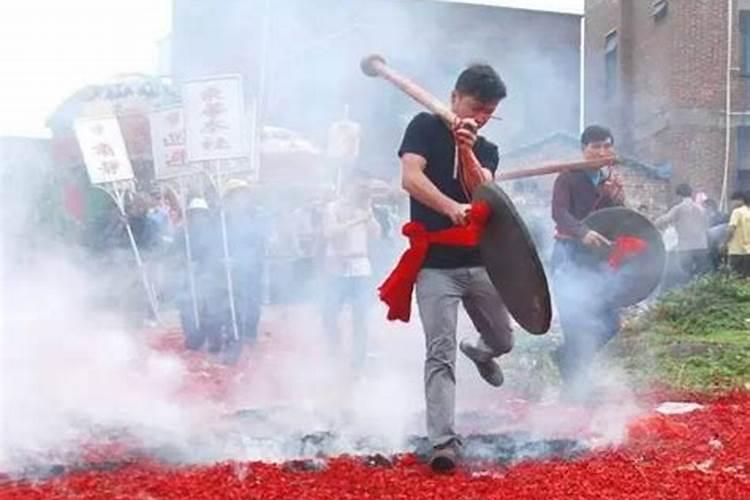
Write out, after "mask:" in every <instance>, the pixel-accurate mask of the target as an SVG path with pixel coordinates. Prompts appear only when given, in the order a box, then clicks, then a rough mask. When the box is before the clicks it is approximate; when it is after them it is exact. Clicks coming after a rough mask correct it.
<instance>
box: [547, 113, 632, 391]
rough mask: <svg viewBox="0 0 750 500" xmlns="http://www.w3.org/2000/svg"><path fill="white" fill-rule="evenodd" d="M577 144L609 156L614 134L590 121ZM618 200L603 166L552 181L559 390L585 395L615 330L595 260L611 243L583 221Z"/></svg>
mask: <svg viewBox="0 0 750 500" xmlns="http://www.w3.org/2000/svg"><path fill="white" fill-rule="evenodd" d="M581 148H582V150H583V157H584V159H586V160H595V159H599V158H602V157H608V156H614V138H613V136H612V133H611V132H610V131H609V130H608V129H607V128H604V127H601V126H598V125H592V126H589V127H587V128H586V129H585V130H584V131H583V134H582V135H581ZM623 202H624V193H623V190H622V186H621V185H620V183H619V181H618V180H617V179H616V178H613V177H612V176H611V175H607V172H606V170H605V169H599V170H577V171H570V172H565V173H562V174H560V175H558V177H557V179H556V180H555V184H554V188H553V193H552V218H553V219H554V222H555V224H556V234H555V244H554V248H553V252H552V260H551V267H552V283H553V286H554V292H555V304H556V306H557V312H558V316H559V318H560V327H561V329H562V334H563V344H562V345H561V346H560V348H559V349H558V350H557V351H556V352H555V355H554V358H555V362H556V363H557V365H558V367H559V369H560V375H561V378H562V380H563V386H564V387H563V391H564V394H566V395H568V396H570V397H573V398H578V397H584V396H585V394H586V392H587V386H588V383H587V382H588V380H587V376H588V368H589V366H590V365H591V363H592V362H593V359H594V356H595V354H596V353H597V352H598V351H599V350H600V349H601V348H602V347H603V346H604V345H606V344H607V342H609V340H611V339H612V337H614V336H615V334H617V332H618V331H619V329H620V318H619V311H618V310H617V309H616V308H613V307H612V306H611V305H609V304H608V303H607V300H606V297H607V294H606V291H607V283H605V280H604V279H603V276H602V274H601V273H600V272H599V270H598V264H597V260H596V259H597V258H596V252H597V250H596V249H600V250H606V248H608V247H609V246H611V244H612V243H611V242H610V241H608V240H607V239H606V238H605V237H604V236H602V235H601V234H599V233H597V232H596V231H594V230H593V229H591V228H589V227H587V226H586V225H585V224H584V223H583V220H584V219H585V218H586V216H588V215H589V214H590V213H592V212H594V211H596V210H599V209H601V208H606V207H612V206H618V205H622V204H623ZM592 250H593V251H592Z"/></svg>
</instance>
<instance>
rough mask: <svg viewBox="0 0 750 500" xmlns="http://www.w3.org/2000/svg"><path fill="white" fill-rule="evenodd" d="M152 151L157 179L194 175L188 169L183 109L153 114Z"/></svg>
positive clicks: (178, 108) (175, 108) (177, 108)
mask: <svg viewBox="0 0 750 500" xmlns="http://www.w3.org/2000/svg"><path fill="white" fill-rule="evenodd" d="M150 121H151V149H152V151H153V155H154V173H155V174H156V178H157V179H163V178H169V177H174V176H175V175H182V174H188V173H194V171H195V170H194V169H190V168H189V167H188V162H187V152H186V150H185V122H184V120H183V115H182V107H173V108H169V109H164V110H161V111H155V112H153V113H151V117H150Z"/></svg>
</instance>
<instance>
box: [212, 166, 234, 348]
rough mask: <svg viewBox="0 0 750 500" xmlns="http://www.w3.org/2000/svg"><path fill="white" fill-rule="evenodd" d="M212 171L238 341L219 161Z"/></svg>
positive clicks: (230, 302) (230, 306)
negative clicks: (214, 179) (214, 176)
mask: <svg viewBox="0 0 750 500" xmlns="http://www.w3.org/2000/svg"><path fill="white" fill-rule="evenodd" d="M214 165H215V167H214V171H215V172H214V173H215V175H216V183H215V185H216V190H217V191H218V193H217V194H218V200H219V218H220V219H221V240H222V244H223V246H224V270H225V272H226V277H227V291H228V293H229V311H230V313H231V315H232V334H233V335H234V340H235V341H239V339H240V334H239V329H238V328H237V313H236V309H235V304H234V284H233V282H232V260H231V257H230V255H229V238H228V236H227V217H226V211H225V210H224V194H223V193H222V192H221V174H220V173H219V162H218V161H214Z"/></svg>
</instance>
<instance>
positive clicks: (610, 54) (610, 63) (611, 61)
mask: <svg viewBox="0 0 750 500" xmlns="http://www.w3.org/2000/svg"><path fill="white" fill-rule="evenodd" d="M604 72H605V76H604V78H605V82H604V86H605V91H606V94H607V96H612V95H614V93H615V90H616V89H617V31H612V32H610V33H609V34H608V35H607V36H606V38H605V39H604Z"/></svg>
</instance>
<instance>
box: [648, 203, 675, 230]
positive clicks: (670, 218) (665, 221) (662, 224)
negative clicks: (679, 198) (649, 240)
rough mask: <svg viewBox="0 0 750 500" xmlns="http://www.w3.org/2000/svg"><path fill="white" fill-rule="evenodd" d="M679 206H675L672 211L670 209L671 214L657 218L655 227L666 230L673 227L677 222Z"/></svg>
mask: <svg viewBox="0 0 750 500" xmlns="http://www.w3.org/2000/svg"><path fill="white" fill-rule="evenodd" d="M678 206H679V205H675V206H673V207H672V208H671V209H669V212H667V213H666V214H664V215H662V216H661V217H657V219H656V220H655V221H654V225H655V226H656V227H657V228H658V229H665V228H667V227H668V226H671V225H673V224H674V223H675V221H676V220H677V207H678Z"/></svg>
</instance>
